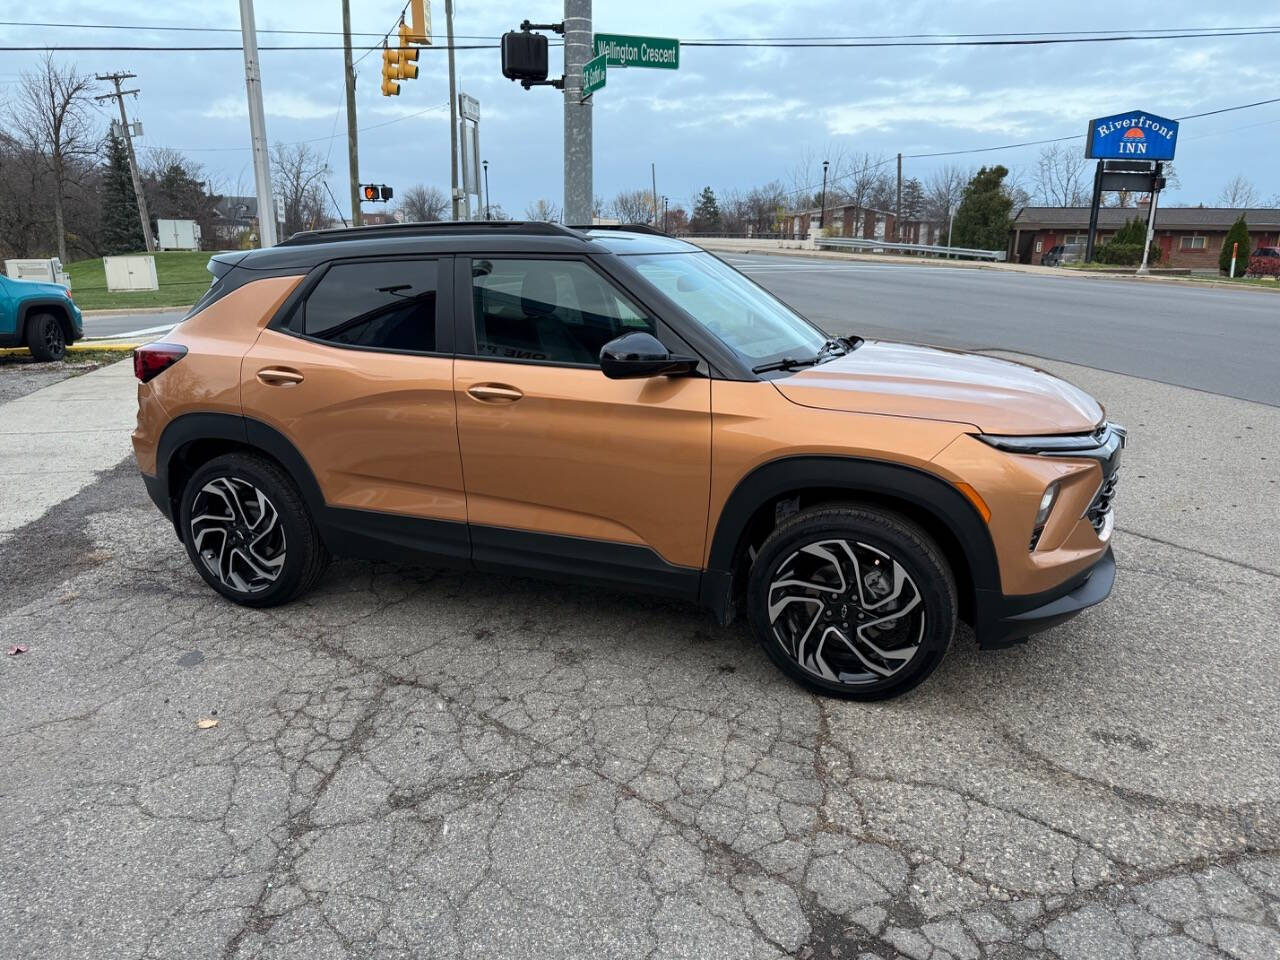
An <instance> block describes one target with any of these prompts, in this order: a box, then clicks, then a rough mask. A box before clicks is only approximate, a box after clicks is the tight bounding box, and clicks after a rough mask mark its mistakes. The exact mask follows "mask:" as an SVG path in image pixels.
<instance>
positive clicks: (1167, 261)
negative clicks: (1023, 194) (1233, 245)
mask: <svg viewBox="0 0 1280 960" xmlns="http://www.w3.org/2000/svg"><path fill="white" fill-rule="evenodd" d="M1146 212H1147V208H1146V205H1145V204H1144V205H1142V206H1141V207H1137V208H1134V207H1103V208H1102V209H1101V210H1099V211H1098V234H1097V237H1096V238H1095V239H1094V244H1095V245H1096V246H1101V245H1102V244H1104V243H1106V242H1107V240H1109V239H1110V238H1111V237H1112V236H1114V234H1115V232H1116V231H1117V230H1119V229H1120V228H1121V227H1123V226H1124V224H1125V221H1127V220H1130V219H1132V218H1134V217H1141V218H1144V219H1145V217H1146ZM1242 213H1243V214H1244V217H1245V221H1246V222H1247V223H1248V224H1249V244H1250V247H1251V248H1257V247H1270V246H1280V209H1274V208H1270V209H1264V208H1258V207H1250V208H1249V209H1246V210H1240V209H1237V208H1234V207H1160V208H1158V209H1157V210H1156V236H1155V242H1156V243H1157V244H1158V245H1159V247H1160V250H1161V259H1160V265H1161V266H1166V267H1184V268H1185V267H1189V268H1191V269H1192V270H1204V271H1213V272H1215V273H1216V272H1217V270H1218V254H1219V253H1220V252H1221V250H1222V242H1223V241H1224V240H1225V239H1226V238H1227V231H1228V230H1229V229H1230V228H1231V224H1233V223H1235V221H1236V218H1237V217H1239V216H1240V214H1242ZM1088 234H1089V208H1088V207H1023V208H1022V209H1021V210H1019V211H1018V215H1017V216H1016V217H1014V219H1013V225H1012V227H1011V228H1010V230H1009V249H1008V255H1009V260H1010V261H1011V262H1013V263H1039V262H1040V260H1041V258H1042V257H1043V256H1044V255H1045V254H1046V253H1048V252H1049V251H1050V250H1051V249H1052V248H1053V247H1054V246H1055V245H1057V244H1059V243H1081V244H1082V243H1084V242H1085V241H1086V240H1087V239H1088Z"/></svg>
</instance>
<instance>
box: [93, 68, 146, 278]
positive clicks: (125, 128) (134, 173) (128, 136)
mask: <svg viewBox="0 0 1280 960" xmlns="http://www.w3.org/2000/svg"><path fill="white" fill-rule="evenodd" d="M136 76H137V74H136V73H107V74H101V73H100V74H98V77H97V78H98V79H99V80H110V81H111V82H112V83H113V84H115V87H116V92H115V93H104V94H103V95H102V96H100V97H94V98H93V99H94V100H96V101H98V102H99V103H101V102H102V101H103V100H114V101H116V103H117V104H119V106H120V135H121V136H122V137H124V145H125V147H126V148H127V149H128V151H129V175H130V176H131V177H132V178H133V193H134V196H135V197H137V198H138V219H140V220H141V221H142V239H143V241H144V242H145V243H146V245H147V253H155V251H156V242H155V239H154V238H153V237H152V236H151V215H150V214H149V213H147V198H146V195H145V194H144V193H143V192H142V177H141V176H140V175H139V173H138V158H137V156H136V155H135V154H134V152H133V130H132V129H130V127H129V118H128V117H127V116H125V112H124V98H125V97H126V96H127V95H128V94H133V95H134V96H135V97H136V96H137V95H138V91H137V89H136V88H135V89H133V90H121V89H120V81H122V80H132V79H133V78H134V77H136Z"/></svg>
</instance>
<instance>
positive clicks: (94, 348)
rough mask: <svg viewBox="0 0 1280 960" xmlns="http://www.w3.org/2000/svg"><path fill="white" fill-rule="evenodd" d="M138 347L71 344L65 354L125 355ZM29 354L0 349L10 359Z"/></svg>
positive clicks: (117, 344)
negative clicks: (105, 353)
mask: <svg viewBox="0 0 1280 960" xmlns="http://www.w3.org/2000/svg"><path fill="white" fill-rule="evenodd" d="M140 346H142V344H140V343H99V344H86V343H73V344H71V345H70V346H68V347H67V353H101V352H107V353H126V352H131V351H132V350H133V348H134V347H140ZM30 352H31V351H29V350H28V349H27V348H26V347H0V357H12V356H16V355H18V354H23V353H30Z"/></svg>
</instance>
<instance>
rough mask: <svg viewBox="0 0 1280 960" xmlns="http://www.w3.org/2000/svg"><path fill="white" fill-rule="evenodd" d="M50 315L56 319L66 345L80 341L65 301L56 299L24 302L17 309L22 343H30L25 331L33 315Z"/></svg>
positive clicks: (27, 333) (27, 332)
mask: <svg viewBox="0 0 1280 960" xmlns="http://www.w3.org/2000/svg"><path fill="white" fill-rule="evenodd" d="M39 313H51V314H53V316H54V317H55V318H56V319H57V321H58V323H59V325H60V326H61V327H62V337H63V339H64V340H65V341H66V342H67V343H74V342H75V341H76V340H79V339H80V334H78V333H76V328H75V324H74V323H73V322H72V320H71V311H70V310H68V309H67V304H66V302H65V301H62V300H59V299H57V298H56V297H49V298H47V299H32V300H24V301H22V304H21V305H20V306H19V308H18V327H17V329H18V330H19V331H20V336H21V338H22V342H23V343H24V344H25V343H30V342H31V336H30V333H29V331H28V330H27V325H28V324H29V323H30V322H31V320H32V319H33V317H32V315H33V314H39Z"/></svg>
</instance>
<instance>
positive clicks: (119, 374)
mask: <svg viewBox="0 0 1280 960" xmlns="http://www.w3.org/2000/svg"><path fill="white" fill-rule="evenodd" d="M134 388H135V381H134V379H133V368H132V366H131V364H129V362H128V361H125V362H122V363H113V364H111V365H110V366H107V367H103V368H102V369H101V370H95V371H94V372H93V373H86V374H85V375H84V376H80V377H72V378H70V379H69V380H63V381H62V382H60V383H55V384H53V385H52V386H48V387H45V388H44V389H42V390H37V391H36V392H35V393H29V394H27V395H26V396H25V397H19V398H18V399H17V400H11V401H9V402H8V403H5V404H0V484H2V485H3V486H4V488H5V489H6V490H7V491H8V493H7V494H6V495H5V496H4V497H3V498H0V541H4V540H7V539H8V538H9V535H10V534H11V533H12V532H13V531H14V530H16V529H17V528H18V527H21V526H23V525H24V524H27V523H30V522H31V521H32V520H36V519H38V518H39V517H40V516H41V515H43V514H44V513H45V512H46V511H47V510H49V509H50V508H51V507H55V506H57V505H58V504H59V503H61V502H62V501H64V500H66V499H68V498H70V497H73V496H75V495H76V494H77V493H79V492H80V491H81V490H82V489H84V488H85V487H86V486H88V485H89V484H90V483H92V482H93V480H94V479H95V476H96V474H97V473H98V471H100V470H109V469H110V468H111V467H114V466H115V465H116V464H117V463H119V462H120V461H121V460H122V459H124V458H125V457H126V456H127V455H128V454H129V452H130V449H131V448H130V444H129V434H130V432H131V431H132V430H133V426H134V418H135V409H136V408H135V404H134Z"/></svg>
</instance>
